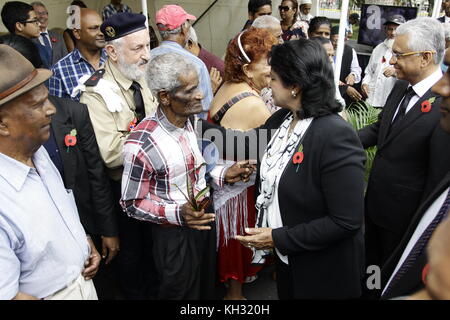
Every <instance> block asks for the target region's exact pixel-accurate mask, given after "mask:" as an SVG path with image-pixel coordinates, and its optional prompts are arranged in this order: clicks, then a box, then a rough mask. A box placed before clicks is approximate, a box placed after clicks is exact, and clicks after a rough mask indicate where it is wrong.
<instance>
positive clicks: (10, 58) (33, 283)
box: [0, 45, 100, 299]
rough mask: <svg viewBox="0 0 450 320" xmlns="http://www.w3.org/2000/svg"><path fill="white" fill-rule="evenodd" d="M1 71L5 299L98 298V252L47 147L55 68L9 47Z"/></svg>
mask: <svg viewBox="0 0 450 320" xmlns="http://www.w3.org/2000/svg"><path fill="white" fill-rule="evenodd" d="M0 72H1V73H2V74H3V75H5V76H4V77H2V78H1V79H0V203H1V207H0V299H44V298H45V299H97V294H96V291H95V288H94V285H93V283H92V280H91V279H92V277H93V276H94V275H95V274H96V272H97V269H98V265H99V263H100V255H99V254H98V252H97V250H96V249H95V247H94V244H93V243H92V240H90V239H89V237H87V236H86V233H85V231H84V230H83V227H82V226H81V223H80V220H79V218H78V213H77V207H76V205H75V201H74V197H73V194H72V191H71V190H66V189H65V188H64V184H63V181H62V179H61V176H60V175H59V173H58V170H57V169H56V167H55V166H54V165H53V164H52V161H51V160H50V157H49V155H48V153H47V152H46V151H45V149H44V148H43V147H42V144H43V143H44V142H45V141H46V140H47V139H48V138H49V136H50V122H51V116H52V115H53V114H55V111H56V109H55V107H54V106H53V105H52V104H51V103H50V102H49V100H48V91H47V88H46V87H45V86H44V81H46V80H47V79H48V78H50V76H51V75H52V73H51V71H49V70H45V69H35V68H34V67H33V65H32V64H31V63H30V62H29V61H28V60H27V59H26V58H24V57H23V56H22V55H20V54H19V53H18V52H17V51H15V50H14V49H12V48H11V47H9V46H6V45H0Z"/></svg>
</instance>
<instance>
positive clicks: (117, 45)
mask: <svg viewBox="0 0 450 320" xmlns="http://www.w3.org/2000/svg"><path fill="white" fill-rule="evenodd" d="M122 44H123V37H121V38H118V39H114V40H110V41H106V45H110V46H113V47H115V48H116V49H118V48H121V47H122Z"/></svg>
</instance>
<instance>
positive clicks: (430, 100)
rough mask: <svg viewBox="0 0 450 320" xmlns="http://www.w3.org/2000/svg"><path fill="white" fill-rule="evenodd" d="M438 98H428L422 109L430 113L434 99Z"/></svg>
mask: <svg viewBox="0 0 450 320" xmlns="http://www.w3.org/2000/svg"><path fill="white" fill-rule="evenodd" d="M435 100H436V97H432V98H430V99H428V100H425V101H424V102H422V108H421V109H420V110H421V111H422V112H423V113H428V112H430V111H431V106H432V105H433V103H434V101H435Z"/></svg>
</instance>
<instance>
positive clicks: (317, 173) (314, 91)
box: [238, 39, 365, 299]
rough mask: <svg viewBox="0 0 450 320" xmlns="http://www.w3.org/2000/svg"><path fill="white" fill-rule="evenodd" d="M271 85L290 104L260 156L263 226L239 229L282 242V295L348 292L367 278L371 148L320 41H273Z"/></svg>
mask: <svg viewBox="0 0 450 320" xmlns="http://www.w3.org/2000/svg"><path fill="white" fill-rule="evenodd" d="M270 64H271V66H272V72H271V76H272V82H271V88H272V91H273V97H274V100H275V104H276V105H277V106H280V107H282V108H283V109H282V110H280V111H278V112H276V113H275V114H274V115H273V116H272V117H271V118H269V119H268V120H267V122H266V124H265V125H264V126H262V127H261V128H259V129H257V130H261V129H275V128H276V129H277V131H276V132H275V133H274V134H273V135H272V137H271V140H270V142H269V144H268V146H267V148H266V150H265V153H264V156H263V157H262V159H261V161H260V162H259V176H258V177H259V191H260V194H259V196H258V198H257V204H256V206H257V208H258V209H259V213H258V222H257V223H258V225H257V227H258V228H254V229H248V230H246V231H247V235H246V236H238V240H239V241H241V242H242V244H244V245H246V246H248V247H252V248H255V249H258V250H256V251H255V259H258V258H260V259H264V256H265V254H267V253H268V252H267V250H268V249H274V253H275V256H276V267H277V286H278V295H279V298H280V299H347V298H358V297H359V296H360V295H361V280H362V278H363V254H364V251H363V236H362V223H363V210H364V205H363V203H364V190H363V189H364V160H365V156H364V151H363V148H362V146H361V144H360V142H359V139H358V136H357V135H356V132H355V131H354V130H353V128H352V127H351V126H350V125H349V124H348V123H347V122H345V121H344V120H343V119H342V118H341V117H340V116H339V115H338V114H337V112H338V111H339V110H340V106H339V105H338V103H337V102H336V101H335V98H334V97H335V85H334V83H333V70H332V67H331V64H330V63H329V60H328V57H327V55H326V52H325V50H324V49H323V48H322V46H321V45H320V44H318V43H317V42H314V41H311V40H306V39H300V40H296V41H289V42H286V43H284V44H283V45H278V46H276V47H274V48H273V50H272V53H271V60H270Z"/></svg>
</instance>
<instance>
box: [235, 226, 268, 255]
mask: <svg viewBox="0 0 450 320" xmlns="http://www.w3.org/2000/svg"><path fill="white" fill-rule="evenodd" d="M245 232H246V233H247V234H249V235H248V236H236V238H235V239H236V240H238V241H239V242H240V243H242V245H243V246H244V247H247V248H255V249H258V250H261V249H271V248H273V247H274V246H275V245H274V243H273V239H272V228H245Z"/></svg>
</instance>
